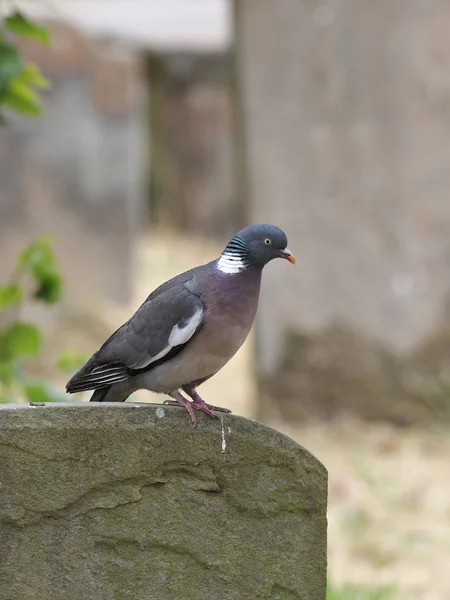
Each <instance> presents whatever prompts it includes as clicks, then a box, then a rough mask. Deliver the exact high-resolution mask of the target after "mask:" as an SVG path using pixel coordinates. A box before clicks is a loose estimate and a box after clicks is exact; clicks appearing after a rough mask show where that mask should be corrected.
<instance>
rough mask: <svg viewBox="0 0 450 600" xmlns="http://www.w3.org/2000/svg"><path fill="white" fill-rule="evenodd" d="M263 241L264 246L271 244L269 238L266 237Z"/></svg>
mask: <svg viewBox="0 0 450 600" xmlns="http://www.w3.org/2000/svg"><path fill="white" fill-rule="evenodd" d="M264 243H265V244H266V246H270V245H271V244H272V240H270V239H269V238H266V239H265V240H264Z"/></svg>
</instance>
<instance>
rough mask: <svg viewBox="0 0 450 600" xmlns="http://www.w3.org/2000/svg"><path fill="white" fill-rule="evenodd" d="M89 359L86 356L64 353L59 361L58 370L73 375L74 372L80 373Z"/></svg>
mask: <svg viewBox="0 0 450 600" xmlns="http://www.w3.org/2000/svg"><path fill="white" fill-rule="evenodd" d="M88 358H89V357H88V356H86V355H85V354H75V353H73V352H63V353H62V354H61V356H60V357H59V359H58V368H59V369H61V371H64V372H65V373H73V372H74V371H78V369H80V368H81V367H82V366H83V365H84V363H85V362H86V361H87V359H88Z"/></svg>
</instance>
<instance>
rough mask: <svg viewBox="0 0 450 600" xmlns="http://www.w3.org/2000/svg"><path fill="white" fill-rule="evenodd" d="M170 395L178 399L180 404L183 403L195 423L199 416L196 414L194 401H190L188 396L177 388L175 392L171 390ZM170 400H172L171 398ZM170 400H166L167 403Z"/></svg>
mask: <svg viewBox="0 0 450 600" xmlns="http://www.w3.org/2000/svg"><path fill="white" fill-rule="evenodd" d="M169 396H170V397H171V398H173V399H174V400H176V401H177V403H178V404H181V406H183V407H184V408H185V409H186V410H187V411H188V413H189V416H190V417H191V421H192V422H193V423H194V425H195V423H196V422H197V418H196V416H195V410H194V404H193V402H190V401H189V400H188V399H187V398H185V397H184V396H183V395H182V394H180V392H179V391H178V390H175V391H174V392H171V393H170V394H169ZM168 402H170V400H169V401H168ZM168 402H167V401H166V402H165V404H167V403H168ZM170 404H172V403H171V402H170ZM175 404H176V403H175Z"/></svg>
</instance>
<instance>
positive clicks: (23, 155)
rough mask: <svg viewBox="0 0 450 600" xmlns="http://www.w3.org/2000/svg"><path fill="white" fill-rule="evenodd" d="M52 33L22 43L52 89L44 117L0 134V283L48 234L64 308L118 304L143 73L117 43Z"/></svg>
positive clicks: (141, 124)
mask: <svg viewBox="0 0 450 600" xmlns="http://www.w3.org/2000/svg"><path fill="white" fill-rule="evenodd" d="M52 32H53V43H52V46H51V48H46V47H45V46H41V45H38V44H34V43H27V44H25V45H24V51H25V53H26V56H27V57H28V58H29V59H31V60H33V61H35V62H36V63H37V64H38V65H39V66H40V67H41V69H42V71H43V72H44V74H45V75H46V76H47V77H48V78H49V79H50V80H51V81H52V84H53V87H52V90H51V91H50V92H49V93H46V94H45V103H44V104H45V110H44V114H43V116H42V117H40V118H36V119H34V118H33V119H31V118H27V117H20V118H18V117H15V116H11V119H10V122H9V125H8V126H7V127H5V128H2V130H1V134H0V252H1V261H0V281H3V280H4V279H5V278H6V277H7V276H8V274H9V273H10V271H11V266H12V264H13V261H14V258H15V256H16V254H17V253H18V252H19V251H20V250H21V249H22V247H23V245H24V244H25V243H26V242H28V241H30V240H33V239H34V238H35V237H36V236H39V235H47V234H49V235H51V236H52V237H53V238H54V240H55V247H56V250H57V253H58V256H59V258H60V260H61V262H62V266H63V270H64V274H65V276H66V278H67V281H66V288H67V289H66V294H65V302H66V303H68V304H69V305H71V306H77V307H79V306H82V305H86V304H88V305H89V304H91V303H92V302H95V301H96V300H99V299H103V298H105V297H107V298H108V299H112V300H115V301H118V302H123V301H126V300H127V299H128V298H129V295H130V291H131V284H132V276H133V259H134V242H135V240H136V237H137V235H138V234H139V233H140V231H141V229H142V222H143V218H142V217H143V216H144V211H145V204H146V203H145V195H144V194H145V183H146V177H147V175H146V158H145V147H146V139H145V137H146V134H147V128H146V121H145V115H146V111H145V108H146V96H147V88H148V85H147V82H146V74H145V71H144V69H143V68H142V64H141V60H140V57H139V56H138V55H137V54H136V53H134V52H132V51H129V50H127V49H126V48H124V47H123V46H120V47H119V46H117V45H114V44H107V43H100V42H95V41H90V40H88V39H87V38H85V37H84V36H82V35H80V34H78V33H76V32H75V31H73V30H72V29H70V28H69V27H67V26H65V25H62V24H56V23H55V24H53V26H52ZM144 221H145V220H144Z"/></svg>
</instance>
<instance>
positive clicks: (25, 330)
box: [3, 321, 42, 358]
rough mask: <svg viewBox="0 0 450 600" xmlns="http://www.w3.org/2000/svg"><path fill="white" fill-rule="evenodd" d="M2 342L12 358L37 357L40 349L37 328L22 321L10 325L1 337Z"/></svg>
mask: <svg viewBox="0 0 450 600" xmlns="http://www.w3.org/2000/svg"><path fill="white" fill-rule="evenodd" d="M3 340H4V343H5V347H6V350H7V352H8V353H9V355H10V356H11V357H12V358H20V357H23V356H37V355H38V354H39V352H40V350H41V347H42V336H41V332H40V331H39V328H38V327H36V325H33V324H32V323H24V322H23V321H16V322H15V323H13V324H12V325H10V327H8V329H7V330H6V331H5V333H4V335H3Z"/></svg>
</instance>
